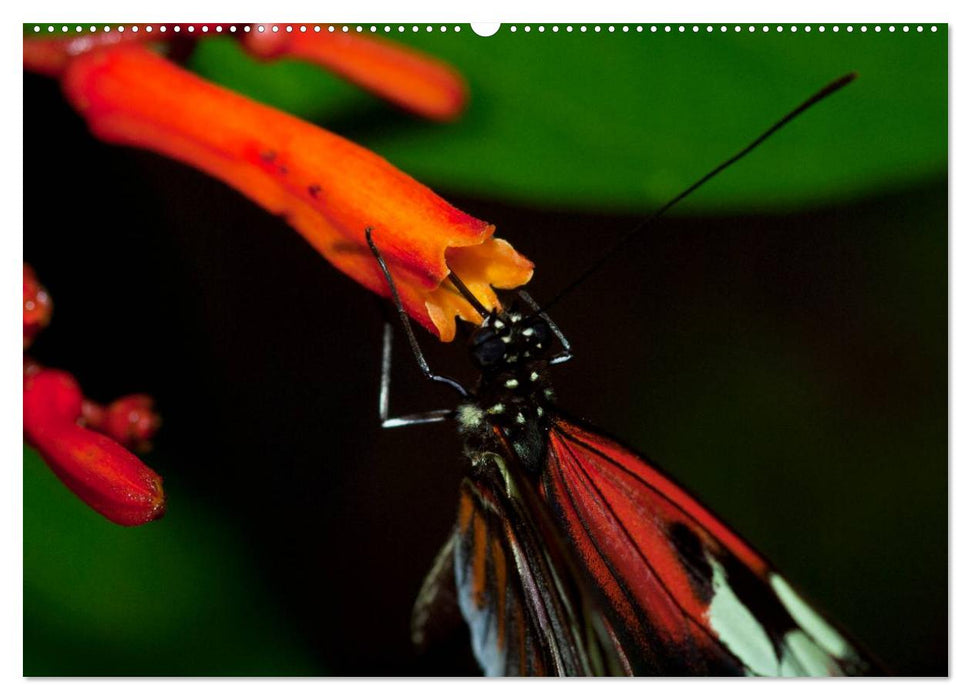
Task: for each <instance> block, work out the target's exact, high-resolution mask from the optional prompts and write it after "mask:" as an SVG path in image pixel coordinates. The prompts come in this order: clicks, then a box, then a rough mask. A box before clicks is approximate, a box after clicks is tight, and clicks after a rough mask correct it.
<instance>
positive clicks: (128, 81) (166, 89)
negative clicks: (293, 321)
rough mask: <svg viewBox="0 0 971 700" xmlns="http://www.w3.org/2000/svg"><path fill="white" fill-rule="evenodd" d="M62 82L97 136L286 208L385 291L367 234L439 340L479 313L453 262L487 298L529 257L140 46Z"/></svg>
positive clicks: (337, 258) (524, 275)
mask: <svg viewBox="0 0 971 700" xmlns="http://www.w3.org/2000/svg"><path fill="white" fill-rule="evenodd" d="M63 87H64V91H65V94H66V95H67V97H68V99H69V100H70V101H71V103H72V104H73V105H74V107H75V108H76V109H77V110H78V111H79V112H80V113H81V114H83V115H84V117H85V118H86V119H87V121H88V125H89V127H90V128H91V130H92V132H93V133H94V134H95V135H96V136H98V137H99V138H101V139H104V140H106V141H109V142H114V143H120V144H126V145H131V146H138V147H141V148H146V149H149V150H153V151H156V152H159V153H162V154H165V155H167V156H169V157H172V158H175V159H177V160H180V161H183V162H185V163H188V164H190V165H193V166H195V167H197V168H199V169H200V170H203V171H205V172H207V173H209V174H211V175H213V176H215V177H217V178H219V179H221V180H223V181H224V182H227V183H229V184H230V185H232V186H233V187H235V188H236V189H238V190H239V191H240V192H243V193H244V194H246V195H247V196H248V197H250V198H251V199H253V200H254V201H256V202H257V203H259V204H260V205H261V206H263V207H264V208H266V209H267V210H269V211H271V212H273V213H275V214H278V215H280V216H283V217H284V218H285V219H286V220H287V221H288V222H289V223H290V224H291V225H292V226H293V227H294V228H295V229H296V230H297V231H298V232H300V233H301V234H302V235H303V236H304V237H305V238H306V239H307V240H308V241H309V242H310V243H311V244H312V245H313V246H314V247H315V248H317V250H318V251H319V252H320V253H321V254H322V255H323V256H324V257H326V258H327V259H328V260H329V261H330V262H331V263H332V264H333V265H334V266H335V267H337V268H338V269H339V270H341V271H342V272H344V273H345V274H347V275H349V276H350V277H351V278H353V279H354V280H356V281H357V282H359V283H360V284H362V285H364V286H365V287H367V288H369V289H371V290H373V291H375V292H378V293H380V294H383V295H385V296H387V295H388V294H389V290H388V285H387V282H386V280H385V279H384V277H383V276H382V275H381V273H380V270H379V268H378V266H377V265H376V263H375V261H374V259H373V257H372V256H371V254H370V253H369V251H368V248H367V244H366V241H365V238H364V230H365V228H367V227H371V228H372V229H373V231H374V239H375V242H376V243H377V245H378V246H379V247H380V248H381V250H382V253H383V254H384V256H385V258H386V259H387V261H388V264H389V265H390V266H391V269H392V274H393V275H394V277H395V282H396V284H397V286H398V289H399V292H400V294H401V298H402V302H403V303H404V306H405V308H406V309H407V311H408V313H409V314H410V315H411V316H412V317H413V318H415V319H416V320H417V321H418V322H420V323H421V324H422V325H424V326H425V327H426V328H427V329H429V330H430V331H432V332H433V333H436V334H437V335H438V336H439V337H440V338H441V339H442V340H445V341H448V340H451V339H452V338H453V337H454V335H455V316H456V315H458V316H460V317H462V318H465V319H467V320H470V321H478V319H479V316H478V314H477V313H476V312H475V310H474V309H473V308H472V307H471V305H469V303H468V302H466V301H465V300H464V299H463V298H462V297H461V296H460V295H459V294H458V293H457V292H456V291H455V290H454V289H453V288H452V287H451V286H450V285H448V286H446V285H445V284H444V281H445V279H446V277H447V276H448V273H449V270H452V271H454V272H455V273H456V274H457V275H458V276H459V277H461V278H462V279H463V281H464V282H465V283H466V285H467V286H468V287H469V289H470V290H471V291H472V292H473V293H474V294H475V295H476V296H477V297H478V298H479V299H480V300H482V301H483V303H484V304H485V305H487V306H498V300H497V298H496V295H495V292H494V291H493V287H497V288H502V289H510V288H514V287H518V286H520V285H522V284H525V283H526V282H527V281H529V279H530V277H531V276H532V268H533V265H532V263H531V262H529V261H528V260H527V259H526V258H524V257H523V256H521V255H519V254H518V253H517V252H516V251H515V250H514V249H513V248H512V246H510V245H509V244H508V243H507V242H505V241H503V240H501V239H497V238H493V235H492V234H493V232H494V229H495V227H494V226H492V225H490V224H488V223H486V222H484V221H480V220H478V219H476V218H474V217H472V216H469V215H468V214H465V213H464V212H461V211H459V210H458V209H456V208H455V207H453V206H451V205H450V204H448V202H446V201H445V200H443V199H442V198H441V197H439V196H438V195H436V194H435V193H434V192H432V191H431V190H430V189H428V188H427V187H425V186H424V185H422V184H420V183H419V182H417V181H415V180H414V179H412V178H411V177H409V176H407V175H405V174H404V173H402V172H401V171H399V170H397V169H396V168H394V167H393V166H392V165H391V164H389V163H388V162H387V161H385V160H384V159H382V158H381V157H379V156H377V155H375V154H374V153H371V152H370V151H368V150H366V149H364V148H362V147H360V146H357V145H356V144H353V143H351V142H349V141H347V140H346V139H343V138H341V137H339V136H336V135H335V134H332V133H330V132H328V131H325V130H324V129H321V128H319V127H316V126H314V125H312V124H309V123H307V122H304V121H302V120H300V119H297V118H295V117H292V116H290V115H288V114H285V113H283V112H280V111H279V110H275V109H272V108H270V107H266V106H265V105H261V104H259V103H256V102H254V101H252V100H249V99H247V98H245V97H242V96H240V95H237V94H235V93H233V92H231V91H229V90H226V89H223V88H220V87H218V86H215V85H212V84H211V83H208V82H206V81H205V80H202V79H201V78H199V77H197V76H195V75H193V74H191V73H189V72H187V71H185V70H182V69H181V68H178V67H177V66H175V65H174V64H172V63H171V62H169V61H167V60H166V59H164V58H162V57H160V56H157V55H155V54H154V53H152V52H151V51H149V50H147V49H145V48H144V47H141V46H135V45H128V46H117V47H114V48H112V49H107V50H98V51H92V52H90V53H87V54H84V55H81V56H78V57H76V58H75V59H74V60H73V61H72V62H71V64H70V65H69V66H68V68H67V70H66V71H65V73H64V76H63Z"/></svg>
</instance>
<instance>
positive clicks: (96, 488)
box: [24, 367, 165, 525]
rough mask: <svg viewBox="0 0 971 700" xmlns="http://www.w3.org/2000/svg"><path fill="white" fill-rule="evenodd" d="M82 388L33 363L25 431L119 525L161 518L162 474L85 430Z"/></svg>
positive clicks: (76, 489)
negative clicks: (80, 418) (34, 365)
mask: <svg viewBox="0 0 971 700" xmlns="http://www.w3.org/2000/svg"><path fill="white" fill-rule="evenodd" d="M81 403H82V396H81V389H80V388H79V387H78V384H77V382H76V381H75V380H74V378H73V377H72V376H71V375H70V374H68V373H67V372H61V371H58V370H51V369H38V368H36V367H32V368H31V370H30V371H29V372H27V373H26V374H25V377H24V435H25V437H26V438H27V440H28V442H30V443H31V444H32V445H33V446H34V447H36V448H37V449H38V451H40V453H41V455H42V456H43V457H44V461H45V462H46V463H47V464H48V466H50V468H51V470H52V471H53V472H54V473H55V474H56V475H57V476H58V478H60V479H61V481H63V482H64V484H65V485H66V486H67V487H68V488H70V489H71V491H73V492H74V493H75V495H77V496H78V497H79V498H80V499H81V500H82V501H84V502H85V503H87V504H88V505H89V506H90V507H91V508H93V509H94V510H96V511H97V512H99V513H100V514H101V515H103V516H104V517H106V518H107V519H108V520H111V521H112V522H114V523H117V524H119V525H141V524H143V523H147V522H149V521H151V520H155V519H157V518H160V517H162V515H163V514H164V512H165V496H164V493H163V491H162V478H161V477H160V476H159V475H158V474H156V473H155V472H154V471H152V470H151V469H149V468H148V467H147V466H145V464H143V463H142V462H141V460H139V459H138V458H137V457H135V455H133V454H132V453H131V452H129V451H128V450H126V449H125V448H123V447H122V446H121V445H119V444H118V443H117V442H115V441H114V440H112V439H111V438H109V437H107V436H105V435H101V434H99V433H96V432H94V431H92V430H88V429H87V428H82V427H81V426H79V425H78V424H77V423H76V420H77V417H78V416H79V415H80V414H81Z"/></svg>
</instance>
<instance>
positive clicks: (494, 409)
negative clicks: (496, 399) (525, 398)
mask: <svg viewBox="0 0 971 700" xmlns="http://www.w3.org/2000/svg"><path fill="white" fill-rule="evenodd" d="M505 410H506V407H505V406H503V405H502V404H501V403H497V404H496V405H495V406H493V407H492V408H490V409H489V413H492V414H493V415H495V414H496V413H502V412H503V411H505Z"/></svg>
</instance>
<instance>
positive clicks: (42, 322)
mask: <svg viewBox="0 0 971 700" xmlns="http://www.w3.org/2000/svg"><path fill="white" fill-rule="evenodd" d="M53 308H54V307H53V303H52V302H51V297H50V295H49V294H48V293H47V290H46V289H44V288H43V287H42V286H41V285H40V283H39V282H38V281H37V276H36V275H35V274H34V269H33V268H32V267H31V266H30V265H28V264H27V263H24V347H25V348H27V347H29V346H30V344H31V343H32V342H34V337H35V336H36V335H37V334H38V333H39V332H40V331H41V329H42V328H46V327H47V325H48V324H49V323H50V322H51V311H52V310H53Z"/></svg>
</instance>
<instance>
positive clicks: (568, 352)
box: [519, 290, 573, 365]
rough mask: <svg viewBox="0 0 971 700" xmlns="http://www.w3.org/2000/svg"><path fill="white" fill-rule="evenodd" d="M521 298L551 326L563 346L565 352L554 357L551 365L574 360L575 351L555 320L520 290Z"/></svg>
mask: <svg viewBox="0 0 971 700" xmlns="http://www.w3.org/2000/svg"><path fill="white" fill-rule="evenodd" d="M519 298H520V299H522V300H523V301H525V302H526V303H527V304H528V305H529V306H530V308H532V309H533V311H535V312H536V313H537V314H538V315H539V317H540V318H541V319H543V320H544V321H546V322H547V323H548V324H549V325H550V330H551V331H553V335H555V336H556V339H557V340H559V341H560V345H562V346H563V350H562V351H560V352H559V353H558V354H556V355H554V356H553V357H552V358H551V359H550V364H551V365H559V364H562V363H564V362H568V361H570V360H572V359H573V350H572V349H571V347H570V341H569V340H567V339H566V336H565V335H563V331H561V330H560V327H559V326H557V325H556V323H554V322H553V319H551V318H550V317H549V315H547V313H546V312H545V311H543V309H542V308H540V305H539V304H537V303H536V302H535V301H534V300H533V297H531V296H530V295H529V294H527V293H526V292H524V291H523V290H519Z"/></svg>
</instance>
